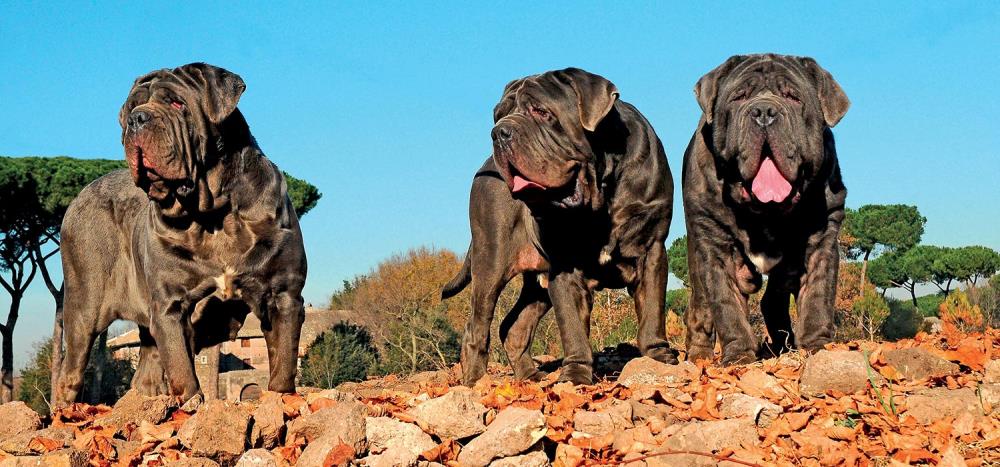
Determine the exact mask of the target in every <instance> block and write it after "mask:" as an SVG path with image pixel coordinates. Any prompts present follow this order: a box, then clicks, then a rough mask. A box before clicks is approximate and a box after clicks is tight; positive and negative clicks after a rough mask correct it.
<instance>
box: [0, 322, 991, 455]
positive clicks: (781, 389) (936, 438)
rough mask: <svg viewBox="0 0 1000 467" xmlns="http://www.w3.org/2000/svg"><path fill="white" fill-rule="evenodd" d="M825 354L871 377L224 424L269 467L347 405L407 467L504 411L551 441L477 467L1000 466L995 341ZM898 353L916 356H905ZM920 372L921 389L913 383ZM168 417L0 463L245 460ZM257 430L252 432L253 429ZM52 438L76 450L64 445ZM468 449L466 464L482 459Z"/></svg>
mask: <svg viewBox="0 0 1000 467" xmlns="http://www.w3.org/2000/svg"><path fill="white" fill-rule="evenodd" d="M828 349H829V350H831V351H834V353H831V354H829V355H832V356H834V357H835V358H840V357H839V356H841V355H848V354H849V353H850V352H857V353H852V355H858V353H860V355H863V356H864V359H866V360H867V363H868V365H865V366H864V368H863V370H862V371H863V372H864V373H861V374H860V375H859V374H854V375H851V374H849V372H847V371H845V370H843V369H841V368H840V367H837V366H836V365H834V366H831V367H829V368H827V367H823V366H822V365H823V363H822V362H819V363H815V362H814V363H809V359H810V357H809V356H806V355H802V354H796V353H793V354H787V355H784V356H782V357H780V358H775V359H769V360H765V361H762V362H758V363H755V364H752V365H744V366H736V367H728V368H722V367H717V366H714V365H711V364H706V363H700V364H699V365H697V366H687V365H681V366H677V367H673V368H666V367H665V366H657V364H655V362H651V361H648V360H647V361H640V360H636V361H635V362H637V363H633V366H631V367H629V366H626V367H625V368H624V369H622V371H624V372H625V373H627V374H625V375H622V378H621V379H622V381H618V380H617V378H616V377H617V376H618V375H617V374H616V372H615V371H614V370H612V374H610V375H608V376H607V377H605V378H604V379H602V381H600V382H599V383H598V384H595V385H592V386H579V387H573V386H571V385H568V384H566V383H558V382H556V375H555V374H553V375H550V376H549V377H548V378H547V379H545V380H543V381H541V382H537V383H534V382H522V381H513V380H512V379H510V377H509V376H507V375H506V374H505V370H506V369H505V368H503V367H499V366H497V367H491V371H490V375H489V376H487V377H486V378H484V379H483V380H482V381H480V383H479V384H477V385H476V386H475V387H474V388H473V389H472V391H473V397H474V399H476V400H477V402H478V404H481V407H483V409H482V413H481V415H476V416H477V417H480V418H481V420H477V423H478V422H482V424H483V425H484V426H486V427H488V428H486V430H487V431H486V433H485V434H477V435H472V436H467V437H465V438H463V439H459V440H454V439H448V438H446V437H443V436H441V435H440V430H436V429H434V427H433V426H432V425H433V423H430V424H429V423H428V420H427V415H426V414H424V415H419V414H417V412H415V411H414V407H417V406H419V405H421V404H424V403H427V401H431V400H434V399H435V398H438V397H441V396H443V395H445V394H447V393H449V392H450V391H455V390H456V389H455V388H456V387H457V381H456V379H455V375H456V374H457V371H456V370H455V369H453V370H452V371H442V372H435V373H427V374H420V375H415V376H414V377H410V378H401V377H392V376H390V377H387V378H383V379H378V380H369V381H366V382H363V383H357V384H348V385H344V386H342V387H341V388H339V389H340V390H339V391H325V392H319V391H309V390H304V391H303V393H302V394H293V395H282V396H277V395H274V394H271V395H270V396H269V395H268V394H267V393H266V394H265V400H266V399H267V397H271V398H272V399H271V400H272V401H279V400H280V403H279V404H278V405H277V407H279V409H278V410H279V413H278V420H279V425H280V424H281V423H284V426H285V427H287V428H283V429H281V430H280V436H279V437H278V438H277V439H276V440H272V443H276V444H274V445H272V446H266V445H267V444H268V443H267V442H266V441H262V437H261V436H258V435H257V432H258V431H260V430H261V429H262V428H260V427H261V426H264V423H265V422H264V420H263V418H261V417H262V416H261V415H260V414H261V412H260V410H259V408H258V406H257V405H256V404H254V403H241V404H233V405H232V408H230V409H227V410H232V411H235V412H239V411H243V412H241V413H245V414H246V415H245V416H243V418H242V420H247V422H246V423H248V424H247V425H245V426H243V427H242V429H243V430H244V431H245V432H246V433H245V438H246V441H245V445H244V448H246V449H250V448H253V447H255V445H256V446H258V447H259V446H261V445H262V443H263V445H264V446H265V447H266V449H267V452H263V453H262V454H263V455H265V457H268V459H271V460H274V461H275V462H276V463H277V465H282V464H285V463H289V464H291V463H295V462H296V461H298V460H300V459H301V458H303V453H304V452H305V451H306V450H307V449H308V448H309V445H310V444H312V443H319V442H320V440H322V439H324V438H322V437H319V435H311V434H310V433H311V432H310V431H308V430H307V429H306V428H304V426H305V425H306V424H307V423H305V422H301V423H298V424H297V425H296V420H298V419H302V420H306V418H307V417H310V416H311V415H313V414H317V413H320V411H322V410H324V409H327V408H336V407H338V405H340V404H347V403H349V402H345V400H346V398H345V396H344V394H346V393H349V394H351V397H350V398H357V400H358V401H359V402H360V403H361V404H364V408H365V410H366V411H367V414H366V415H367V417H383V418H381V419H380V420H385V417H389V418H392V419H394V420H393V421H391V422H392V423H395V422H397V421H398V422H402V423H403V424H407V425H409V424H412V425H414V426H416V427H419V428H420V430H423V431H424V432H427V433H429V434H430V438H429V439H430V440H432V445H433V446H434V447H432V448H430V449H423V448H419V449H421V451H420V452H419V453H416V452H414V453H413V458H412V459H408V460H407V461H406V462H410V461H413V462H414V465H435V463H437V464H445V465H461V464H460V462H459V460H460V458H462V456H463V454H462V453H463V450H464V449H473V447H469V446H472V445H473V442H474V441H475V440H476V439H477V438H479V437H487V436H489V435H490V433H493V434H496V433H495V432H496V431H497V430H499V428H497V427H496V425H499V422H498V424H494V425H491V423H492V422H493V421H494V420H495V419H497V415H498V414H499V413H501V412H503V411H504V410H506V409H509V408H510V407H519V408H524V409H528V411H532V412H527V411H522V412H524V413H533V412H539V413H540V414H541V415H540V418H539V420H544V425H543V426H541V427H540V429H537V430H536V429H533V430H531V431H530V433H529V432H528V431H525V432H524V433H527V434H526V435H525V436H536V437H537V438H539V439H537V440H536V438H529V439H528V440H527V442H529V443H532V444H531V446H530V447H529V446H525V447H524V448H517V449H518V450H519V451H518V452H514V453H511V452H500V451H498V452H497V453H487V454H485V455H486V456H487V457H485V459H487V461H488V460H489V459H495V462H497V464H496V465H517V462H526V460H525V459H528V457H513V456H516V455H523V454H525V453H526V452H527V453H532V452H534V451H538V452H540V453H536V454H533V456H534V457H532V459H534V461H533V462H538V461H539V460H540V459H547V460H548V462H551V463H552V464H554V465H620V464H628V465H650V466H653V465H657V466H665V465H713V464H716V463H719V464H720V465H796V466H797V465H807V466H808V465H924V464H926V465H970V466H971V465H998V464H1000V417H998V414H1000V407H998V406H1000V360H997V359H998V358H1000V331H997V330H989V331H987V332H986V333H973V334H964V333H960V332H958V331H956V330H955V329H954V328H949V329H946V330H945V332H943V333H940V334H933V335H927V334H921V335H918V336H917V338H915V339H912V340H904V341H899V342H894V343H875V342H852V343H847V344H835V345H831V346H829V347H828ZM900 349H920V350H922V351H923V352H903V353H898V351H899V350H900ZM904 354H905V355H906V356H907V358H910V360H906V362H907V363H905V364H904V363H899V362H898V361H897V360H894V359H898V358H900V357H896V356H898V355H904ZM914 354H916V355H917V357H913V355H914ZM894 355H895V356H894ZM615 356H616V355H615V352H606V353H604V354H602V356H601V358H602V361H603V362H604V363H605V364H607V362H611V363H610V364H609V365H610V366H611V367H612V368H614V365H615V362H616V358H615ZM911 357H912V358H911ZM618 360H621V361H622V362H624V361H625V360H627V359H625V358H620V359H618ZM890 361H897V363H896V364H895V365H893V364H891V363H890ZM949 362H950V363H949ZM835 363H837V362H836V361H835ZM808 365H813V368H812V369H811V370H810V371H812V372H813V374H812V375H811V376H809V378H813V379H816V380H817V381H819V382H818V383H817V382H815V381H814V382H809V383H807V382H806V381H804V380H803V378H804V375H803V372H804V368H805V367H806V366H808ZM619 369H620V366H619ZM914 372H915V373H914ZM921 372H926V373H928V374H929V375H928V376H920V377H916V376H913V375H914V374H918V375H919V374H920V373H921ZM859 376H860V377H861V378H862V380H861V381H860V386H859V387H858V390H857V391H855V392H852V393H845V392H842V391H839V390H836V389H829V390H825V391H821V392H822V393H817V392H816V388H817V385H819V387H820V389H822V385H823V384H827V383H830V384H834V385H836V384H840V383H842V382H843V381H842V380H844V379H849V378H858V377H859ZM854 383H859V381H854ZM806 385H810V386H809V387H808V391H806V390H804V388H805V387H806ZM279 397H280V398H279ZM350 403H353V402H350ZM263 404H264V403H263V402H262V403H261V405H263ZM478 404H474V405H476V406H477V407H479V405H478ZM143 407H146V406H143ZM171 407H172V408H170V409H168V410H167V411H165V412H163V414H162V418H163V419H162V420H159V421H157V422H156V423H153V422H149V421H140V422H138V423H136V422H135V421H134V419H133V421H130V422H126V423H124V426H122V425H109V424H108V422H107V420H109V419H111V418H114V417H112V415H115V416H116V417H117V416H120V415H121V414H116V413H115V411H113V410H112V409H111V408H109V407H104V406H87V405H83V404H77V405H74V406H72V407H69V408H67V409H64V410H62V411H60V412H58V413H56V414H55V415H54V416H53V417H51V418H50V419H43V423H44V425H45V427H46V428H45V429H42V430H41V431H37V432H34V433H32V434H31V435H28V437H27V438H24V439H26V440H27V445H26V446H21V447H20V448H19V449H20V450H21V451H22V452H19V453H18V454H19V455H18V456H14V455H11V454H5V453H3V452H2V451H0V465H4V462H7V463H11V462H15V461H18V459H20V460H21V461H29V460H30V459H36V458H32V457H31V456H40V455H42V454H45V453H52V452H54V453H65V452H68V451H73V450H76V451H82V452H83V453H85V454H86V456H87V457H88V458H89V463H90V464H91V465H163V464H167V463H171V462H173V461H186V462H192V459H193V458H195V457H199V454H200V456H201V457H213V460H212V461H208V460H204V462H205V463H202V464H198V465H212V464H211V463H209V462H219V463H220V464H223V465H226V464H235V463H236V462H238V460H239V455H238V453H237V454H236V455H223V454H218V453H216V454H205V453H203V452H201V453H199V452H196V451H195V450H193V449H192V447H191V446H188V445H186V444H185V443H190V444H193V443H194V441H190V439H191V436H192V435H190V434H188V435H183V434H181V433H179V432H180V431H182V427H184V425H185V424H186V423H188V422H190V421H191V419H192V417H193V413H189V412H187V411H185V410H182V409H181V408H179V407H176V405H173V406H171ZM202 407H206V405H203V406H202ZM227 407H228V406H227ZM116 410H117V409H116ZM199 410H200V409H199ZM473 412H474V413H475V410H473ZM466 413H468V412H466ZM432 416H433V415H432ZM441 416H442V417H444V416H446V414H441ZM109 417H111V418H109ZM254 417H258V418H260V420H255V419H254ZM125 418H129V417H125ZM315 419H316V417H313V420H315ZM367 420H369V422H368V423H369V431H368V435H367V436H368V440H367V441H368V442H367V443H366V444H365V446H367V447H365V448H364V449H363V450H359V449H358V448H357V446H358V444H354V445H351V443H348V442H345V441H344V439H343V438H338V439H337V441H338V442H334V443H331V444H330V446H329V447H328V448H324V450H323V451H322V452H321V453H320V457H319V458H318V459H322V462H321V463H320V462H319V461H316V460H311V461H310V462H315V463H316V464H315V465H320V464H322V465H346V464H349V463H351V462H354V463H360V462H366V463H369V464H373V465H378V462H383V464H381V465H389V464H385V462H387V460H386V459H388V457H377V456H375V455H376V454H379V452H376V451H378V450H386V449H388V448H386V447H385V444H386V443H385V442H384V441H383V442H378V441H376V440H375V439H374V437H376V436H389V437H390V438H391V437H392V436H395V434H393V433H388V434H378V433H376V434H373V433H372V431H371V425H372V422H371V420H373V419H372V418H368V419H367ZM432 421H433V420H432ZM255 422H256V423H257V424H258V425H259V427H258V428H257V429H254V428H253V426H254V423H255ZM321 422H323V423H326V421H323V420H321ZM333 422H334V421H332V420H330V421H329V423H333ZM504 423H506V422H504ZM399 426H403V425H399ZM511 427H513V428H510V429H511V430H516V428H517V427H516V426H514V425H511ZM223 428H224V427H223ZM495 428H496V430H495ZM201 429H206V428H205V427H201ZM397 431H399V430H397ZM56 433H64V434H67V433H68V434H71V435H69V436H65V437H60V436H56V435H55V434H56ZM504 433H515V435H510V434H508V435H505V436H510V439H511V443H514V442H515V441H514V440H515V438H517V436H516V434H517V433H520V432H517V431H509V432H504ZM23 436H24V435H22V437H23ZM400 436H402V435H400ZM421 436H423V435H421ZM3 441H4V440H0V446H3V444H2V442H3ZM8 441H9V440H8ZM520 442H524V440H521V441H520ZM220 443H221V441H220ZM407 443H408V441H405V440H402V438H401V439H400V440H399V441H398V443H397V444H398V445H399V446H404V445H406V446H409V444H407ZM477 443H478V445H477V446H476V447H475V449H482V447H481V446H482V445H483V444H485V442H477ZM22 444H24V443H22ZM392 444H393V443H389V445H390V447H392V448H393V449H395V448H396V447H395V446H392ZM425 447H426V446H425ZM525 448H527V449H525ZM202 450H204V449H202ZM313 451H316V449H314V450H313ZM257 452H258V453H259V454H260V453H261V452H260V451H257ZM467 454H469V453H467ZM309 455H310V454H306V456H309ZM482 455H484V454H482V453H477V456H471V455H468V456H466V457H465V458H466V459H472V458H474V457H475V458H483V457H482ZM50 456H51V454H50ZM369 456H371V457H369ZM543 456H544V457H543ZM404 457H405V456H404ZM504 458H509V459H520V460H515V461H511V460H509V459H508V460H505V459H504ZM314 459H315V457H314ZM18 462H19V461H18ZM399 462H402V461H399ZM502 462H515V463H514V464H511V463H507V464H503V463H502ZM11 465H17V464H11ZM189 465H193V464H189ZM245 465H249V464H245ZM257 465H260V464H257ZM543 465H544V464H543Z"/></svg>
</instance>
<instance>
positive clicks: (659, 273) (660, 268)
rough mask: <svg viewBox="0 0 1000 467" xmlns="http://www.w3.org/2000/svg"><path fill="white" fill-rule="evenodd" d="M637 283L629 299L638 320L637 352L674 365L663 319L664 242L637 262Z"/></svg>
mask: <svg viewBox="0 0 1000 467" xmlns="http://www.w3.org/2000/svg"><path fill="white" fill-rule="evenodd" d="M639 264H640V267H641V269H640V270H639V274H640V275H639V284H638V286H637V287H636V288H635V291H634V293H633V294H632V296H633V297H634V298H635V313H636V317H637V319H638V321H639V331H638V335H637V336H636V340H637V341H638V344H639V351H641V352H642V354H643V355H644V356H646V357H650V358H652V359H654V360H657V361H660V362H663V363H669V364H675V363H677V356H676V355H674V353H673V352H672V351H671V350H670V344H669V343H667V326H666V320H665V316H664V307H665V306H666V297H665V296H666V289H667V271H668V269H667V251H666V248H664V246H663V242H657V243H656V244H654V245H653V247H652V248H651V249H650V250H649V252H648V253H647V254H646V256H645V258H643V259H642V261H641V262H640V263H639Z"/></svg>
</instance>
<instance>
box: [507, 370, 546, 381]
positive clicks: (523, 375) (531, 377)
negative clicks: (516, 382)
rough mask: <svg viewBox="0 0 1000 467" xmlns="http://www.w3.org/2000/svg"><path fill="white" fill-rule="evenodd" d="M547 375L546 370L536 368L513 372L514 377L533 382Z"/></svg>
mask: <svg viewBox="0 0 1000 467" xmlns="http://www.w3.org/2000/svg"><path fill="white" fill-rule="evenodd" d="M548 375H549V374H548V373H546V372H544V371H542V370H539V369H537V368H535V369H532V370H531V371H523V372H522V371H517V372H514V377H515V378H517V379H520V380H524V381H534V382H538V381H541V380H543V379H545V377H546V376H548Z"/></svg>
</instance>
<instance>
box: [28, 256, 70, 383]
mask: <svg viewBox="0 0 1000 467" xmlns="http://www.w3.org/2000/svg"><path fill="white" fill-rule="evenodd" d="M52 241H53V242H55V243H56V244H58V242H56V240H55V239H54V238H53V239H52ZM57 252H59V248H56V249H54V250H52V251H51V252H49V253H48V254H47V255H43V254H42V247H41V245H37V244H36V245H35V246H34V248H33V250H32V256H31V258H32V261H33V262H34V263H35V264H36V266H37V268H38V270H39V271H40V272H41V273H42V280H43V281H45V287H46V288H47V289H49V293H50V294H52V300H53V301H54V302H55V303H56V313H55V320H54V323H53V326H52V360H51V363H50V365H51V367H50V368H49V372H50V380H51V382H52V384H51V387H52V391H53V392H55V389H56V387H57V386H56V385H57V384H59V371H60V369H61V368H62V359H63V295H64V294H63V289H64V288H65V285H63V284H59V287H56V284H55V282H54V281H53V280H52V276H51V275H50V274H49V268H48V265H47V264H46V261H47V260H48V259H49V258H51V257H52V256H53V255H55V254H56V253H57Z"/></svg>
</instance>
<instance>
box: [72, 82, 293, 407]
mask: <svg viewBox="0 0 1000 467" xmlns="http://www.w3.org/2000/svg"><path fill="white" fill-rule="evenodd" d="M244 89H245V85H244V83H243V80H242V79H241V78H240V77H239V76H237V75H235V74H233V73H231V72H229V71H226V70H223V69H221V68H217V67H214V66H211V65H206V64H202V63H194V64H190V65H185V66H182V67H179V68H175V69H172V70H167V69H164V70H159V71H154V72H152V73H149V74H147V75H145V76H142V77H140V78H139V79H137V80H136V81H135V84H134V85H133V86H132V90H131V92H130V93H129V96H128V99H127V100H126V102H125V104H124V105H123V106H122V109H121V114H120V123H121V126H122V145H123V146H124V148H125V155H126V159H127V161H128V165H129V169H128V170H119V171H116V172H112V173H110V174H108V175H105V176H104V177H101V178H100V179H98V180H96V181H95V182H93V183H92V184H90V185H89V186H87V187H86V188H85V189H84V190H83V191H82V192H81V193H80V195H79V196H78V197H77V198H76V200H74V201H73V203H72V204H71V205H70V207H69V210H68V211H67V213H66V217H65V219H64V221H63V226H62V260H63V272H64V275H65V287H66V301H65V328H66V346H67V349H68V352H67V355H66V358H65V360H64V363H63V367H62V370H61V377H60V378H59V384H58V387H57V388H56V394H55V399H56V403H57V404H60V405H61V404H67V403H70V402H72V401H74V400H75V399H76V398H77V396H78V394H79V392H80V387H81V384H82V382H83V372H84V369H85V367H86V365H87V359H88V355H89V350H90V348H91V345H92V343H93V341H94V338H95V336H97V335H98V334H99V333H100V332H102V331H103V330H105V329H106V328H107V327H108V326H109V325H110V324H111V323H112V322H113V321H114V320H116V319H125V320H129V321H133V322H135V323H136V324H138V326H139V336H140V342H141V349H140V358H139V365H138V369H137V371H136V374H135V377H134V379H133V386H134V387H136V388H137V389H139V391H140V392H141V393H143V394H147V395H153V394H161V393H169V394H172V395H175V396H179V397H181V398H183V399H184V400H187V399H189V398H191V397H194V396H195V395H197V394H199V392H200V390H199V387H198V380H197V379H196V378H195V373H194V365H193V356H194V354H195V353H196V352H198V351H199V349H201V348H203V347H206V346H210V345H214V344H217V343H219V342H222V341H225V340H228V339H231V338H233V337H235V335H236V332H237V331H238V330H239V328H240V327H241V326H242V323H243V320H244V319H245V318H246V316H247V314H248V313H253V314H254V315H256V316H258V317H259V318H260V319H261V323H262V329H263V331H264V337H265V339H266V341H267V349H268V358H269V364H270V384H269V387H270V389H271V390H274V391H284V392H287V391H293V390H294V388H295V384H294V378H295V370H296V359H297V354H298V342H299V332H300V329H301V326H302V320H303V318H304V310H303V305H302V297H301V292H302V286H303V284H304V282H305V277H306V257H305V251H304V249H303V245H302V235H301V232H300V231H299V225H298V219H297V217H296V214H295V211H294V210H293V208H292V205H291V202H290V200H289V198H288V194H287V191H286V185H285V180H284V177H283V174H282V173H281V171H279V170H278V168H277V167H276V166H275V165H274V164H273V163H272V162H271V161H269V160H268V159H267V158H266V157H265V156H264V154H263V153H262V152H261V150H260V148H259V147H258V146H257V143H256V141H255V140H254V138H253V136H252V135H251V134H250V130H249V128H248V126H247V123H246V121H245V120H244V118H243V115H242V114H241V113H240V111H239V109H237V107H236V104H237V102H238V101H239V98H240V95H241V94H242V92H243V90H244Z"/></svg>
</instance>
